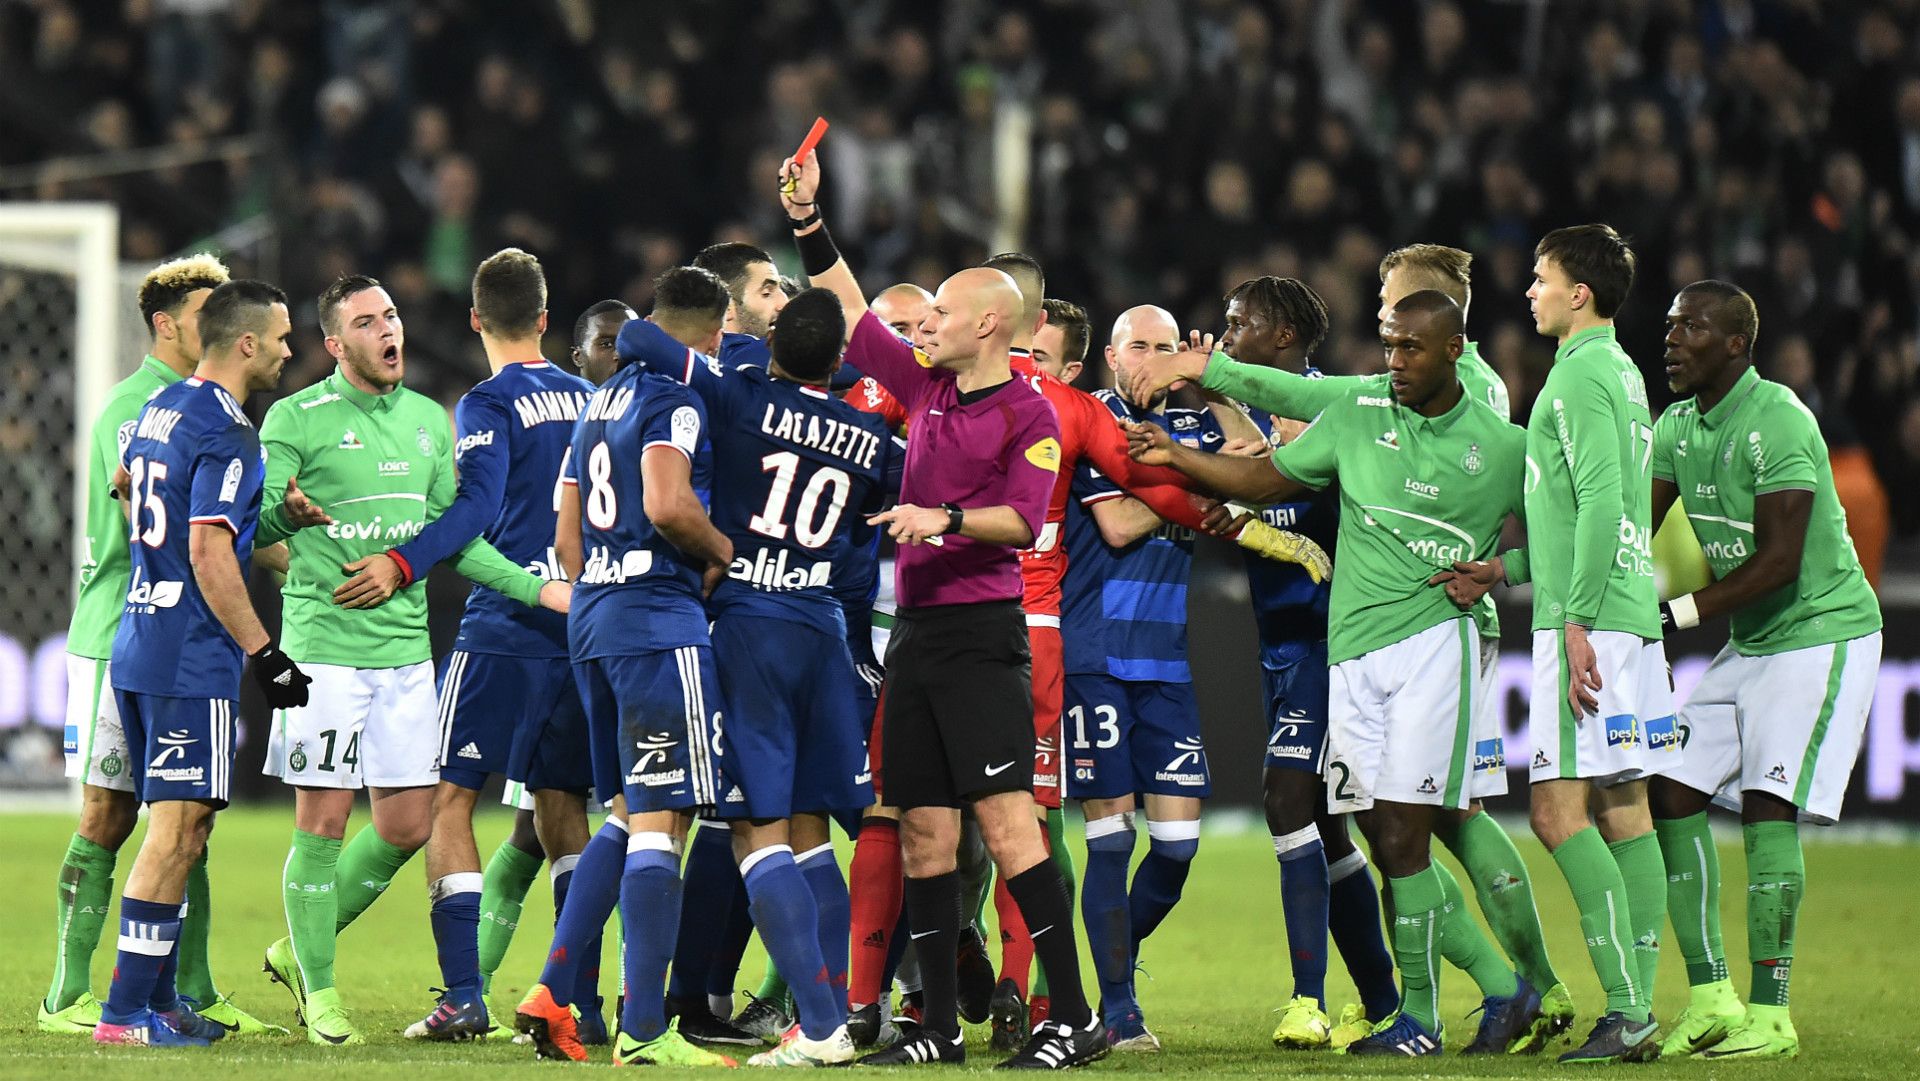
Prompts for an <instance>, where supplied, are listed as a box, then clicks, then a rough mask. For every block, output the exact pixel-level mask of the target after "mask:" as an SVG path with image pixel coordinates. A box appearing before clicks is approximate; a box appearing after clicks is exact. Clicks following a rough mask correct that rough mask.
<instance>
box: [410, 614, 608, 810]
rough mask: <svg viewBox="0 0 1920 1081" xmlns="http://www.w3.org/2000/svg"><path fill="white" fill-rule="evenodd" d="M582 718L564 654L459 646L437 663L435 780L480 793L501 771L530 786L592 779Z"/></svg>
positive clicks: (579, 787) (565, 786) (580, 785)
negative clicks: (437, 758)
mask: <svg viewBox="0 0 1920 1081" xmlns="http://www.w3.org/2000/svg"><path fill="white" fill-rule="evenodd" d="M586 752H587V715H586V711H585V710H584V709H582V708H581V706H580V692H579V690H578V689H577V688H576V687H575V685H574V680H573V666H572V665H571V664H570V663H568V661H567V659H566V658H564V657H514V656H509V655H507V654H503V653H469V652H467V651H466V650H462V649H456V650H454V651H453V652H452V653H449V654H447V659H446V663H445V664H443V665H442V666H441V668H440V779H441V780H443V781H449V782H451V783H453V784H457V785H459V786H460V787H461V788H468V789H472V790H474V791H479V790H480V789H481V788H483V787H485V786H486V783H487V778H488V777H489V776H491V775H492V774H495V773H504V774H506V775H507V779H508V780H511V781H517V782H519V783H520V784H522V785H525V786H526V788H527V789H528V790H529V791H538V790H540V789H547V788H557V789H561V790H564V791H568V792H585V791H586V790H587V788H588V787H589V786H591V785H592V784H593V770H592V766H591V764H590V763H589V761H588V756H587V753H586Z"/></svg>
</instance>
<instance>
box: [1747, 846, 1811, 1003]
mask: <svg viewBox="0 0 1920 1081" xmlns="http://www.w3.org/2000/svg"><path fill="white" fill-rule="evenodd" d="M1740 833H1741V835H1742V836H1743V837H1744V838H1745V840H1746V847H1747V956H1748V957H1750V958H1752V959H1753V987H1752V989H1751V990H1750V991H1749V992H1748V995H1747V1001H1749V1002H1751V1003H1753V1004H1754V1005H1755V1006H1777V1007H1779V1008H1780V1009H1783V1010H1784V1009H1786V1008H1787V990H1788V988H1789V987H1790V985H1791V981H1792V979H1793V925H1794V923H1795V921H1797V920H1798V919H1799V916H1800V897H1801V895H1803V894H1804V893H1806V889H1807V865H1806V861H1805V859H1804V858H1803V857H1802V856H1801V853H1800V826H1799V824H1798V823H1795V822H1750V823H1748V824H1747V825H1745V826H1743V827H1741V829H1740Z"/></svg>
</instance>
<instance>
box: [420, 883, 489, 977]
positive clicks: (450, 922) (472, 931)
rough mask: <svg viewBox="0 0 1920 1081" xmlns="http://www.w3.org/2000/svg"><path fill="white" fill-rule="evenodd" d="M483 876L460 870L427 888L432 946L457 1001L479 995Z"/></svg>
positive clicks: (441, 975) (442, 975) (441, 973)
mask: <svg viewBox="0 0 1920 1081" xmlns="http://www.w3.org/2000/svg"><path fill="white" fill-rule="evenodd" d="M481 877H482V876H481V874H480V872H479V871H460V872H457V873H455V874H450V875H446V876H443V877H441V878H437V879H435V880H434V881H433V882H432V883H431V884H430V885H429V886H428V887H427V896H428V897H429V898H431V899H432V901H433V913H432V917H431V920H432V923H433V945H434V948H435V949H436V950H437V951H438V952H439V955H440V979H441V980H442V981H444V982H445V983H446V985H447V997H448V998H449V999H451V1000H452V1001H454V1002H460V1003H470V1002H474V1001H477V1000H478V999H479V998H480V888H481Z"/></svg>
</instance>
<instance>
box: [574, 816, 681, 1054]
mask: <svg viewBox="0 0 1920 1081" xmlns="http://www.w3.org/2000/svg"><path fill="white" fill-rule="evenodd" d="M578 873H579V872H578V871H576V872H575V874H576V876H577V875H578ZM620 922H621V923H622V924H623V925H624V926H625V927H626V929H627V936H626V941H627V958H626V969H627V989H626V990H627V999H626V1004H625V1008H624V1009H623V1010H622V1011H621V1014H620V1029H621V1031H623V1032H625V1033H626V1034H627V1035H628V1036H630V1037H632V1038H633V1039H636V1040H639V1041H640V1042H642V1043H645V1042H647V1041H648V1040H652V1039H656V1038H657V1037H659V1035H660V1034H661V1033H662V1032H665V1031H666V1029H667V1015H666V999H665V995H666V989H667V963H668V962H669V961H671V960H673V940H674V933H675V931H676V930H677V928H678V927H679V925H680V858H679V856H678V855H676V854H675V853H674V851H673V841H672V839H671V838H669V837H668V836H667V835H666V834H664V833H636V834H634V835H633V836H632V837H631V838H629V839H628V841H627V855H626V861H625V869H624V870H623V871H622V873H621V875H620Z"/></svg>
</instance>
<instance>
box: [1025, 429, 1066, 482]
mask: <svg viewBox="0 0 1920 1081" xmlns="http://www.w3.org/2000/svg"><path fill="white" fill-rule="evenodd" d="M1027 461H1029V462H1032V463H1033V464H1034V465H1036V466H1039V467H1040V468H1041V469H1044V470H1046V471H1047V472H1049V473H1058V472H1060V441H1059V440H1058V439H1055V438H1054V437H1052V436H1048V437H1046V438H1045V439H1042V440H1041V441H1040V442H1038V443H1035V444H1034V445H1033V446H1031V447H1028V448H1027Z"/></svg>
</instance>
